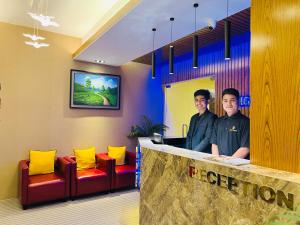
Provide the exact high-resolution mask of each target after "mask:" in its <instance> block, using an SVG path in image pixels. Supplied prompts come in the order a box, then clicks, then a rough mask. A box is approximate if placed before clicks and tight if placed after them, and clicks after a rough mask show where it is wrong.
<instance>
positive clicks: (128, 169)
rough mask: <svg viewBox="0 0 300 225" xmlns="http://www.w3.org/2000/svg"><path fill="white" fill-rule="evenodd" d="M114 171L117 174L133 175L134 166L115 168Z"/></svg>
mask: <svg viewBox="0 0 300 225" xmlns="http://www.w3.org/2000/svg"><path fill="white" fill-rule="evenodd" d="M115 170H116V173H117V174H122V173H135V166H132V165H122V166H116V168H115Z"/></svg>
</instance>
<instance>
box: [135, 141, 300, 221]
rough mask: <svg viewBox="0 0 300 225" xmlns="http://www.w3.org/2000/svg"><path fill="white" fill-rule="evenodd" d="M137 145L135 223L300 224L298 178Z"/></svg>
mask: <svg viewBox="0 0 300 225" xmlns="http://www.w3.org/2000/svg"><path fill="white" fill-rule="evenodd" d="M139 143H140V145H141V151H142V161H141V189H140V224H141V225H155V224H157V225H163V224H170V225H175V224H178V225H185V224H187V225H192V224H195V225H202V224H203V225H214V224H217V225H219V224H220V225H221V224H222V225H235V224H236V225H238V224H240V225H254V224H255V225H256V224H257V225H258V224H274V225H275V224H300V174H296V173H289V172H285V171H279V170H274V169H269V168H265V167H259V166H255V165H251V164H249V161H248V160H230V159H229V160H228V159H226V158H225V159H219V158H216V157H212V155H210V154H205V153H199V152H195V151H190V150H186V149H182V148H176V147H173V146H168V145H157V144H153V143H152V142H151V140H150V139H148V138H140V139H139ZM241 164H242V165H241Z"/></svg>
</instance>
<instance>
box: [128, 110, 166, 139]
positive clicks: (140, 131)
mask: <svg viewBox="0 0 300 225" xmlns="http://www.w3.org/2000/svg"><path fill="white" fill-rule="evenodd" d="M167 128H168V126H166V125H164V124H161V123H157V124H155V123H153V122H152V121H151V119H149V118H148V117H147V116H145V115H142V122H141V124H140V125H134V126H132V127H131V130H130V133H129V134H128V136H127V137H128V138H136V137H151V136H152V135H153V133H160V134H161V133H162V132H163V131H166V129H167Z"/></svg>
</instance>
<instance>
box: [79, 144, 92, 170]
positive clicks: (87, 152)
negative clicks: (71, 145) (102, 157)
mask: <svg viewBox="0 0 300 225" xmlns="http://www.w3.org/2000/svg"><path fill="white" fill-rule="evenodd" d="M95 154H96V148H95V147H90V148H87V149H74V155H75V157H76V162H77V170H82V169H88V168H94V167H95V165H96V163H95V161H96V160H95Z"/></svg>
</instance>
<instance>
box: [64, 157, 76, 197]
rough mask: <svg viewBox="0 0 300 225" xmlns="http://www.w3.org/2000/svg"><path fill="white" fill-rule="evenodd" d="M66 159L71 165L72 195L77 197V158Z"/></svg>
mask: <svg viewBox="0 0 300 225" xmlns="http://www.w3.org/2000/svg"><path fill="white" fill-rule="evenodd" d="M64 159H65V160H66V161H68V162H69V163H70V182H69V184H70V188H69V190H70V195H71V196H75V195H76V190H77V163H76V158H75V156H65V157H64Z"/></svg>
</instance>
